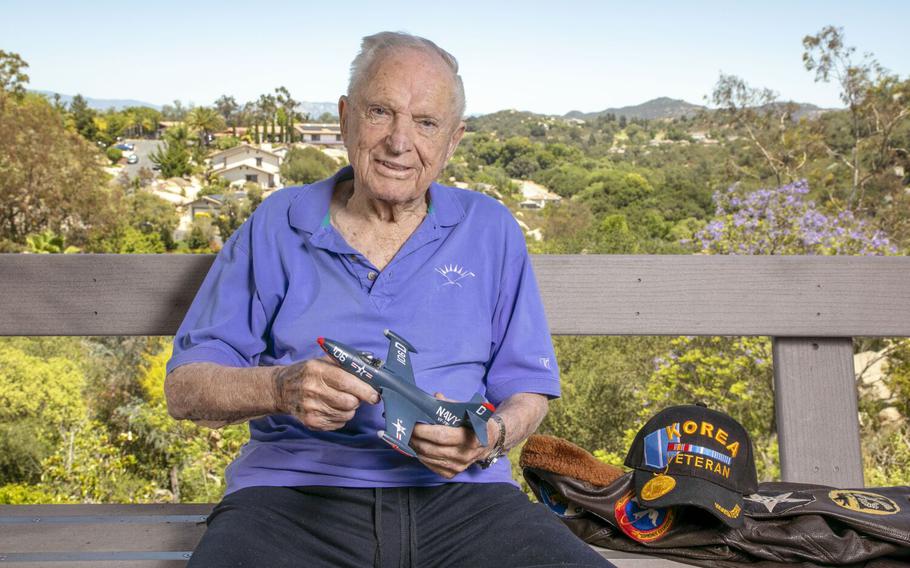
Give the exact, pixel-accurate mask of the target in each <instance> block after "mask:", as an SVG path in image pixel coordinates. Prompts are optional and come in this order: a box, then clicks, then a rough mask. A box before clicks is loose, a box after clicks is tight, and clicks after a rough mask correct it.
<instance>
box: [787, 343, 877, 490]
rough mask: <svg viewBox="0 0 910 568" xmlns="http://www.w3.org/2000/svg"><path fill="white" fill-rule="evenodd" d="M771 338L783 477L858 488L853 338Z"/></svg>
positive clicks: (860, 478)
mask: <svg viewBox="0 0 910 568" xmlns="http://www.w3.org/2000/svg"><path fill="white" fill-rule="evenodd" d="M772 342H773V354H774V409H775V410H774V412H775V418H776V420H777V432H778V444H779V448H780V467H781V478H782V479H783V480H784V481H797V482H805V483H818V484H821V485H832V486H835V487H862V486H863V468H862V454H861V452H860V436H859V417H858V408H857V392H856V379H855V374H854V370H853V340H852V339H851V338H849V337H838V338H832V337H828V338H805V337H798V338H794V337H774V338H772Z"/></svg>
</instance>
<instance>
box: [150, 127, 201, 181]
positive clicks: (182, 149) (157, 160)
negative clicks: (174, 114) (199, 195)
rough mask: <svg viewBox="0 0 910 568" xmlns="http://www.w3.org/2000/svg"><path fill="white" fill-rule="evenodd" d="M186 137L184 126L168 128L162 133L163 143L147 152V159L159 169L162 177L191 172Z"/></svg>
mask: <svg viewBox="0 0 910 568" xmlns="http://www.w3.org/2000/svg"><path fill="white" fill-rule="evenodd" d="M188 138H189V133H188V131H187V129H186V127H185V126H183V125H180V126H176V127H174V128H169V129H168V130H167V132H165V134H164V143H163V144H159V145H158V147H157V148H156V149H155V151H154V152H152V153H150V154H149V159H150V160H151V161H152V163H154V164H156V165H157V166H158V167H159V168H160V169H161V175H162V176H163V177H165V178H170V177H182V176H184V175H189V174H190V172H192V170H193V167H192V165H191V164H190V151H189V140H188Z"/></svg>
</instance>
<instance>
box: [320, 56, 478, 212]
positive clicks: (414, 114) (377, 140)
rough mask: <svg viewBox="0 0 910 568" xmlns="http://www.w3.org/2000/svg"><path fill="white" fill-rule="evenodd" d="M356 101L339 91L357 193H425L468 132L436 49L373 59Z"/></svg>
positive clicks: (390, 196)
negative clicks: (457, 112)
mask: <svg viewBox="0 0 910 568" xmlns="http://www.w3.org/2000/svg"><path fill="white" fill-rule="evenodd" d="M367 72H368V75H367V76H366V77H365V78H364V80H363V83H362V84H361V87H360V89H359V92H357V93H353V94H352V95H353V96H352V99H353V100H349V99H348V98H347V97H341V100H340V101H339V103H338V112H339V116H340V118H341V131H342V135H343V136H344V141H345V145H346V146H347V149H348V158H349V160H350V162H351V166H352V167H353V168H354V182H355V187H356V189H357V191H365V192H367V194H368V195H369V196H370V197H372V198H374V199H379V200H381V201H385V202H388V203H406V202H409V201H413V200H414V199H417V198H419V197H421V196H423V195H424V193H425V192H426V191H427V189H428V188H429V187H430V183H431V182H432V181H433V180H434V179H436V178H437V177H438V176H439V173H440V172H441V171H442V168H443V167H445V164H446V162H447V161H448V160H449V158H450V157H451V156H452V154H453V153H454V152H455V147H456V146H458V142H459V141H460V140H461V136H462V134H464V123H463V122H461V120H460V119H459V117H458V116H456V114H455V106H454V104H453V103H454V101H455V93H454V88H455V84H454V79H453V78H452V74H451V72H450V71H449V70H448V68H447V67H446V66H445V64H444V63H443V62H442V61H441V60H440V59H439V58H438V57H437V56H436V55H435V54H431V53H426V52H423V51H420V50H415V49H400V50H397V51H393V52H391V53H389V54H387V55H386V56H385V57H384V58H383V59H381V60H380V61H379V62H377V63H375V64H374V65H373V67H372V68H371V69H369V70H368V71H367Z"/></svg>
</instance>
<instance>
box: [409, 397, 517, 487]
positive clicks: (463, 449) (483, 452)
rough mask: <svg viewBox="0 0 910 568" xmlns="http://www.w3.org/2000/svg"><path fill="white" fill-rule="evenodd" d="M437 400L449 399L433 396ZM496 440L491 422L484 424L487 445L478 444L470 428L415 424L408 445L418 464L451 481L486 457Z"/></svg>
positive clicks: (496, 428)
mask: <svg viewBox="0 0 910 568" xmlns="http://www.w3.org/2000/svg"><path fill="white" fill-rule="evenodd" d="M436 398H438V399H440V400H448V399H447V398H445V397H444V396H443V395H442V394H440V393H436ZM449 402H453V401H449ZM498 437H499V427H498V426H496V423H495V422H493V421H492V420H490V421H488V422H487V441H488V444H487V445H486V446H481V445H480V441H478V440H477V436H476V435H475V434H474V431H473V430H471V429H470V428H464V427H459V428H453V427H451V426H440V425H435V424H432V425H431V424H416V425H414V432H413V433H412V434H411V443H410V445H411V447H412V448H414V451H415V452H417V459H419V460H420V462H421V463H423V464H424V465H425V466H427V467H428V468H430V469H431V470H432V471H434V472H435V473H438V474H439V475H441V476H442V477H445V478H446V479H451V478H453V477H455V476H456V475H458V474H459V473H461V472H462V471H464V470H466V469H468V468H469V467H470V466H471V465H472V464H474V463H475V462H477V461H479V460H482V459H483V458H485V457H487V455H488V454H489V453H490V451H491V450H492V449H493V446H495V445H496V441H497V438H498Z"/></svg>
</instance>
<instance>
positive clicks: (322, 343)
mask: <svg viewBox="0 0 910 568" xmlns="http://www.w3.org/2000/svg"><path fill="white" fill-rule="evenodd" d="M316 343H318V344H319V346H320V347H322V349H323V350H325V337H318V338H316Z"/></svg>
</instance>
